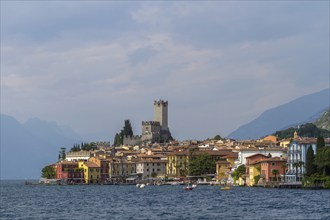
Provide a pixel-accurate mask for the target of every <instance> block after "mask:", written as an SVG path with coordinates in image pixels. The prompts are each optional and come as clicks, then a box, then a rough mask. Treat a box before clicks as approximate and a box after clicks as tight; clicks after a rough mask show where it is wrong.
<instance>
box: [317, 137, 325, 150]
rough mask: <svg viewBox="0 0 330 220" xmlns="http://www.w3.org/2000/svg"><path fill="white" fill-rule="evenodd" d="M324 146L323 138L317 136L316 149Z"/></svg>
mask: <svg viewBox="0 0 330 220" xmlns="http://www.w3.org/2000/svg"><path fill="white" fill-rule="evenodd" d="M324 146H325V143H324V138H323V137H322V136H321V135H320V136H318V137H317V142H316V149H317V150H320V149H322V148H323V147H324Z"/></svg>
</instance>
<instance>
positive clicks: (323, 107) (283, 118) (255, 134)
mask: <svg viewBox="0 0 330 220" xmlns="http://www.w3.org/2000/svg"><path fill="white" fill-rule="evenodd" d="M329 100H330V89H329V88H328V89H325V90H322V91H320V92H316V93H313V94H310V95H306V96H303V97H300V98H297V99H295V100H293V101H291V102H289V103H286V104H283V105H280V106H278V107H275V108H272V109H269V110H267V111H265V112H264V113H262V114H261V115H260V116H259V117H258V118H256V119H254V120H253V121H251V122H249V123H247V124H245V125H243V126H241V127H239V128H238V129H236V130H235V131H233V132H232V133H230V134H229V135H228V137H230V138H234V139H240V140H242V139H258V138H260V137H263V136H265V135H268V134H272V133H274V132H276V131H278V130H282V129H285V128H288V127H291V126H294V125H298V124H303V123H307V122H314V121H315V120H316V119H317V118H319V117H320V116H321V115H322V114H323V113H324V112H325V111H327V110H328V109H329V105H330V104H329Z"/></svg>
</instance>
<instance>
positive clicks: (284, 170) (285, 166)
mask: <svg viewBox="0 0 330 220" xmlns="http://www.w3.org/2000/svg"><path fill="white" fill-rule="evenodd" d="M281 168H282V169H283V179H284V182H285V173H286V168H288V164H286V163H284V164H282V165H281Z"/></svg>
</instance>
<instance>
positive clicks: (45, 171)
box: [41, 165, 56, 179]
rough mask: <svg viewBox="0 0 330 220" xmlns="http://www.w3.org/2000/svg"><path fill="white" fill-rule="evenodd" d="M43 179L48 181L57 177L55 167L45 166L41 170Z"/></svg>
mask: <svg viewBox="0 0 330 220" xmlns="http://www.w3.org/2000/svg"><path fill="white" fill-rule="evenodd" d="M41 177H42V178H47V179H54V178H55V177H56V171H55V169H54V167H53V166H50V165H49V166H45V167H44V168H42V170H41Z"/></svg>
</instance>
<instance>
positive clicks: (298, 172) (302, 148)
mask: <svg viewBox="0 0 330 220" xmlns="http://www.w3.org/2000/svg"><path fill="white" fill-rule="evenodd" d="M316 142H317V139H316V138H303V137H299V136H298V135H297V134H296V133H295V138H294V139H292V140H291V142H290V144H289V149H288V160H287V164H288V170H287V173H286V176H285V177H286V182H296V181H301V178H302V176H303V175H304V174H305V168H304V165H305V164H306V153H307V150H308V148H309V147H312V148H313V151H314V154H316Z"/></svg>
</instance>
